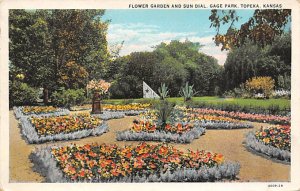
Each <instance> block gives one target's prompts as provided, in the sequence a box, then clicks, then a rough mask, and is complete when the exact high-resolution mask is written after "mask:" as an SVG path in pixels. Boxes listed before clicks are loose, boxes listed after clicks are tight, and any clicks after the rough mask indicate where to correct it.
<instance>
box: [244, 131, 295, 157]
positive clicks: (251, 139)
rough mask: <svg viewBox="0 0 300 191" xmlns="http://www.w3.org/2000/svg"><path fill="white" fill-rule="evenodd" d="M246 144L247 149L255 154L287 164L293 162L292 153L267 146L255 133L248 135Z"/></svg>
mask: <svg viewBox="0 0 300 191" xmlns="http://www.w3.org/2000/svg"><path fill="white" fill-rule="evenodd" d="M245 144H246V147H247V148H249V149H251V150H253V151H255V152H258V153H262V154H264V155H266V156H267V157H270V158H274V159H277V160H280V161H285V162H290V161H291V153H290V152H289V151H286V150H282V149H279V148H276V147H273V146H271V145H265V144H264V143H262V142H261V141H259V140H258V139H257V138H256V137H255V134H254V133H253V132H249V133H248V134H247V135H246V140H245Z"/></svg>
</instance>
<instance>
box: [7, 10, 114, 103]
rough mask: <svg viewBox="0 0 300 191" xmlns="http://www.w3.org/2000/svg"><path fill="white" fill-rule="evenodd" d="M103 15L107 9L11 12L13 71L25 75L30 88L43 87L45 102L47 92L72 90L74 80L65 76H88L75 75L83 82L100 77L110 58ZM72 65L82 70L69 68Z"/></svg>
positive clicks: (11, 58) (10, 34)
mask: <svg viewBox="0 0 300 191" xmlns="http://www.w3.org/2000/svg"><path fill="white" fill-rule="evenodd" d="M103 14H104V10H10V12H9V38H10V47H9V48H10V55H9V59H10V64H11V65H13V66H14V67H12V68H15V69H16V70H18V71H21V72H22V73H24V74H25V79H24V81H25V82H27V83H28V84H30V85H31V86H36V87H44V90H45V91H44V93H45V95H44V101H45V102H47V99H48V89H50V90H52V89H55V88H57V87H56V86H65V87H67V88H68V87H72V83H74V80H71V79H70V78H66V75H63V74H64V73H68V72H70V71H72V73H73V74H74V72H75V73H76V72H79V73H80V74H83V73H85V74H87V73H88V74H89V76H87V75H80V74H79V75H76V74H74V75H75V76H77V78H80V77H81V78H83V79H81V80H88V79H92V78H101V77H102V76H104V73H105V69H106V67H105V65H106V60H107V57H108V52H107V41H106V33H107V26H108V23H107V22H103V21H101V17H102V16H103ZM68 63H69V64H68ZM70 63H73V64H72V66H76V67H75V68H80V69H79V70H77V69H75V70H74V68H70ZM74 63H76V65H75V64H74ZM84 70H85V71H84ZM11 72H13V71H11ZM73 79H74V78H73ZM76 80H77V79H76ZM81 85H82V83H81Z"/></svg>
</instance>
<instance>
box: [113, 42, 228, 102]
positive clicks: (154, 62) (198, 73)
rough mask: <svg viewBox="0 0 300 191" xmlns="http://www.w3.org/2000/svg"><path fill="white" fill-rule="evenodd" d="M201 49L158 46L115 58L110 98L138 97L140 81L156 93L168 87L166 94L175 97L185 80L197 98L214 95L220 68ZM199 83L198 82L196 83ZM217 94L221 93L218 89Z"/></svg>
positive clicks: (180, 44) (183, 44)
mask: <svg viewBox="0 0 300 191" xmlns="http://www.w3.org/2000/svg"><path fill="white" fill-rule="evenodd" d="M201 47H202V46H201V45H200V44H199V43H193V42H190V41H188V40H187V41H185V42H180V41H177V40H174V41H171V42H170V43H169V44H166V43H161V44H159V45H157V46H156V47H155V49H154V51H152V52H135V53H131V54H130V55H128V56H123V57H120V58H117V59H115V60H114V61H113V62H112V63H111V64H110V65H109V70H108V74H109V76H111V77H112V78H114V80H113V82H114V84H113V85H112V87H111V89H110V92H111V97H112V98H140V97H142V96H143V92H142V82H143V81H145V82H146V83H147V84H148V85H149V86H150V87H151V88H152V89H154V90H157V89H158V88H159V87H160V86H161V84H162V83H164V84H168V87H172V88H171V89H169V92H168V95H169V96H171V97H174V96H177V95H178V92H179V91H180V88H181V87H182V86H183V85H184V84H185V82H186V81H189V82H190V83H192V84H194V88H195V90H196V91H199V93H200V94H201V95H214V92H215V87H216V86H219V87H221V86H220V85H219V82H220V81H221V80H222V72H223V68H222V66H220V65H218V63H217V60H216V59H215V58H213V57H211V56H208V55H206V54H204V53H201V52H199V49H200V48H201ZM199 81H201V83H199ZM220 91H221V90H220Z"/></svg>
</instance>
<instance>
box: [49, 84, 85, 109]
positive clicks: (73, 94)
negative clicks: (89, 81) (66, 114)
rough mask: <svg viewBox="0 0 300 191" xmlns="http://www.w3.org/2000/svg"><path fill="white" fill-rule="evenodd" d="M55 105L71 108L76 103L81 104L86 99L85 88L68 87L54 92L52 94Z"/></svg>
mask: <svg viewBox="0 0 300 191" xmlns="http://www.w3.org/2000/svg"><path fill="white" fill-rule="evenodd" d="M51 101H52V103H53V105H55V106H59V107H66V108H70V107H72V106H75V105H81V104H83V103H84V101H85V95H84V90H83V89H77V90H74V89H68V90H65V89H64V88H62V89H61V90H59V91H55V92H53V94H52V96H51Z"/></svg>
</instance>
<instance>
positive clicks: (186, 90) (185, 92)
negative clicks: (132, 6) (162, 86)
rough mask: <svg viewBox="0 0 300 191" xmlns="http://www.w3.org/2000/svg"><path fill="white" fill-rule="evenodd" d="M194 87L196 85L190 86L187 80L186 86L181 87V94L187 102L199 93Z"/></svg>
mask: <svg viewBox="0 0 300 191" xmlns="http://www.w3.org/2000/svg"><path fill="white" fill-rule="evenodd" d="M193 87H194V85H191V86H189V83H188V82H187V83H186V84H185V86H184V87H182V88H181V90H180V92H179V95H180V96H183V98H184V101H185V102H186V101H189V100H191V99H192V97H193V96H194V95H196V94H197V92H195V91H194V88H193Z"/></svg>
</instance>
